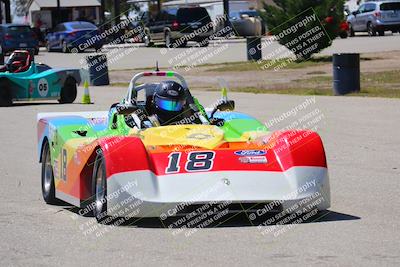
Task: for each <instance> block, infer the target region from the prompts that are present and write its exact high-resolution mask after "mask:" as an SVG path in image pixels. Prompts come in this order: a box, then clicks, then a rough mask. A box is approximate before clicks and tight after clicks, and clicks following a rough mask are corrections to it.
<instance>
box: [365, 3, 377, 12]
mask: <svg viewBox="0 0 400 267" xmlns="http://www.w3.org/2000/svg"><path fill="white" fill-rule="evenodd" d="M375 8H376V6H375V4H366V5H365V10H364V12H372V11H374V10H375Z"/></svg>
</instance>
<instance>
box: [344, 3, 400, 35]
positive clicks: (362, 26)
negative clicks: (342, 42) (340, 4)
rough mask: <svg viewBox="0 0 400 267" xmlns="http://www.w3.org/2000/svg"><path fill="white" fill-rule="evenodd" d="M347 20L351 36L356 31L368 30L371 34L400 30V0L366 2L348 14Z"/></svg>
mask: <svg viewBox="0 0 400 267" xmlns="http://www.w3.org/2000/svg"><path fill="white" fill-rule="evenodd" d="M347 22H348V23H349V35H350V36H354V32H368V35H369V36H375V35H376V33H378V34H379V35H380V36H383V35H385V31H392V32H400V0H390V1H370V2H365V3H363V4H362V5H360V7H359V8H358V10H357V11H354V12H352V14H351V15H349V16H348V18H347Z"/></svg>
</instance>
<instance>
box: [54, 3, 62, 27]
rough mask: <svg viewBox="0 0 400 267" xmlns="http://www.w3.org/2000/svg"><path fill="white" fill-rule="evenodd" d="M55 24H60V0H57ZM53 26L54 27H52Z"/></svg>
mask: <svg viewBox="0 0 400 267" xmlns="http://www.w3.org/2000/svg"><path fill="white" fill-rule="evenodd" d="M56 21H57V23H56V25H58V24H59V23H61V7H60V0H57V20H56ZM54 26H55V25H54Z"/></svg>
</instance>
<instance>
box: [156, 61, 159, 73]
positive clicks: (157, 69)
mask: <svg viewBox="0 0 400 267" xmlns="http://www.w3.org/2000/svg"><path fill="white" fill-rule="evenodd" d="M156 71H160V69H159V68H158V60H156Z"/></svg>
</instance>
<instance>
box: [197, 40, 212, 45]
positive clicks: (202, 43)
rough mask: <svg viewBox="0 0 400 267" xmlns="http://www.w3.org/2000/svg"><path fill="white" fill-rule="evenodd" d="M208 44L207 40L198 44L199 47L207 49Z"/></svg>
mask: <svg viewBox="0 0 400 267" xmlns="http://www.w3.org/2000/svg"><path fill="white" fill-rule="evenodd" d="M209 44H210V41H209V40H208V39H203V40H201V42H200V43H199V45H200V47H207V46H208V45H209Z"/></svg>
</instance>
